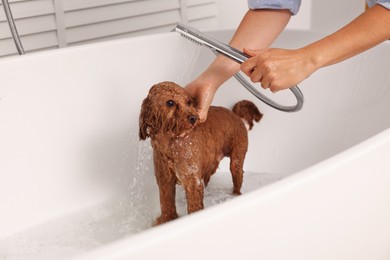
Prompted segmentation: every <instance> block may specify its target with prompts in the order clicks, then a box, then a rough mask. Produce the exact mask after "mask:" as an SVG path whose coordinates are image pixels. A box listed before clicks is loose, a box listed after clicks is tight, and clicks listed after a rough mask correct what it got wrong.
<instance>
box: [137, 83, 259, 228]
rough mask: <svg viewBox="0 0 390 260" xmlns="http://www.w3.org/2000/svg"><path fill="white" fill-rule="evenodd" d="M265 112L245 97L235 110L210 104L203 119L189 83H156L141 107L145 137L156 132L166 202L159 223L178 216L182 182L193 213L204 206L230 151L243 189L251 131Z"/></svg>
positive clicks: (159, 181)
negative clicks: (178, 188) (209, 186)
mask: <svg viewBox="0 0 390 260" xmlns="http://www.w3.org/2000/svg"><path fill="white" fill-rule="evenodd" d="M262 116H263V115H262V114H261V113H260V111H259V110H258V108H257V107H256V106H255V105H254V104H253V103H252V102H250V101H246V100H244V101H240V102H238V103H237V104H236V105H235V106H234V107H233V110H232V111H231V110H228V109H226V108H223V107H215V106H212V107H210V109H209V112H208V117H207V120H206V121H205V122H204V123H199V120H198V116H197V113H196V106H195V102H194V100H193V98H192V97H191V96H190V95H189V94H188V93H187V92H186V90H185V89H184V88H182V87H180V86H179V85H177V84H175V83H173V82H161V83H159V84H156V85H154V86H153V87H152V88H151V89H150V91H149V94H148V96H147V97H146V98H145V99H144V101H143V103H142V107H141V112H140V117H139V138H140V140H145V139H147V138H150V139H151V144H152V147H153V161H154V170H155V175H156V180H157V184H158V187H159V192H160V207H161V216H160V217H159V218H158V219H157V220H156V221H155V224H161V223H164V222H167V221H170V220H173V219H175V218H177V217H178V215H177V212H176V204H175V194H176V184H180V185H182V186H183V188H184V190H185V193H186V199H187V211H188V213H192V212H195V211H198V210H200V209H203V193H204V188H205V186H207V184H208V182H209V180H210V177H211V175H213V174H214V173H215V172H216V170H217V168H218V165H219V162H220V161H221V160H222V158H224V157H225V156H227V157H230V171H231V174H232V177H233V194H236V195H239V194H241V192H240V190H241V186H242V182H243V164H244V159H245V154H246V152H247V148H248V133H247V131H248V129H251V128H252V126H253V122H254V121H256V122H259V121H260V119H261V118H262ZM244 122H245V123H244Z"/></svg>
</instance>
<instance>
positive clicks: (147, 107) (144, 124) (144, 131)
mask: <svg viewBox="0 0 390 260" xmlns="http://www.w3.org/2000/svg"><path fill="white" fill-rule="evenodd" d="M151 109H152V108H151V104H150V99H149V96H148V97H146V98H145V99H144V101H143V102H142V106H141V112H140V115H139V132H138V135H139V139H140V140H145V139H146V138H148V137H150V132H149V131H150V127H151V125H150V124H149V122H150V117H151Z"/></svg>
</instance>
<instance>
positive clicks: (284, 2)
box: [248, 0, 390, 15]
mask: <svg viewBox="0 0 390 260" xmlns="http://www.w3.org/2000/svg"><path fill="white" fill-rule="evenodd" d="M366 1H367V4H368V6H369V7H371V6H373V5H374V4H380V5H382V6H384V7H386V8H387V9H390V0H366ZM248 6H249V9H287V10H289V11H290V12H291V13H292V14H293V15H295V14H297V13H298V11H299V7H300V6H301V0H248Z"/></svg>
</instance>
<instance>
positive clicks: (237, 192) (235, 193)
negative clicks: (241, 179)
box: [233, 190, 241, 196]
mask: <svg viewBox="0 0 390 260" xmlns="http://www.w3.org/2000/svg"><path fill="white" fill-rule="evenodd" d="M233 195H236V196H238V195H241V191H239V190H233Z"/></svg>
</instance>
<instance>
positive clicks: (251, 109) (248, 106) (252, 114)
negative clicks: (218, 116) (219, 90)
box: [232, 100, 263, 130]
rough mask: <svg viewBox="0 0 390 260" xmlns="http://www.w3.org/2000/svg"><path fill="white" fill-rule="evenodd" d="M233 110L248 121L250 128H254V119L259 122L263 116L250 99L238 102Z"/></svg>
mask: <svg viewBox="0 0 390 260" xmlns="http://www.w3.org/2000/svg"><path fill="white" fill-rule="evenodd" d="M232 110H233V112H234V113H235V114H236V115H238V116H239V117H241V119H243V120H244V121H245V122H246V123H247V126H248V128H249V129H248V130H251V129H252V127H253V122H254V121H256V122H259V121H260V119H261V118H262V117H263V114H262V113H261V112H260V111H259V109H258V108H257V107H256V105H255V104H253V103H252V102H251V101H248V100H242V101H240V102H237V103H236V104H235V105H234V107H233V109H232Z"/></svg>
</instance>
